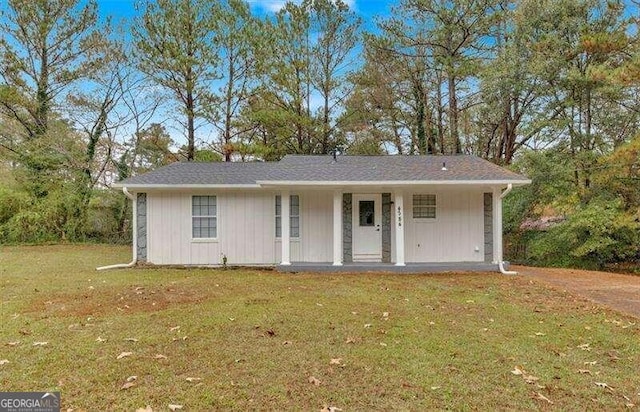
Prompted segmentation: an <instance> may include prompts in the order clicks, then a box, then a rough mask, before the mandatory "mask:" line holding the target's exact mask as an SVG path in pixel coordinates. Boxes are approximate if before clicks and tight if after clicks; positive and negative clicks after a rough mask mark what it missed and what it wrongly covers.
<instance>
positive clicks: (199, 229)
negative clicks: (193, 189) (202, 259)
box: [191, 196, 218, 239]
mask: <svg viewBox="0 0 640 412" xmlns="http://www.w3.org/2000/svg"><path fill="white" fill-rule="evenodd" d="M216 202H217V200H216V197H215V196H193V197H192V198H191V236H192V238H193V239H215V238H216V237H218V218H217V215H218V207H217V203H216Z"/></svg>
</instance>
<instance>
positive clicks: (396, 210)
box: [393, 192, 405, 266]
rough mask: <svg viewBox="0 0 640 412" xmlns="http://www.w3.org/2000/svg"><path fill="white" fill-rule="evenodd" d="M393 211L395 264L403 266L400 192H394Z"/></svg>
mask: <svg viewBox="0 0 640 412" xmlns="http://www.w3.org/2000/svg"><path fill="white" fill-rule="evenodd" d="M393 209H394V210H393V213H394V214H395V227H396V266H405V262H404V224H405V219H404V197H403V193H402V192H395V193H394V202H393Z"/></svg>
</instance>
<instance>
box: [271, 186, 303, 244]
mask: <svg viewBox="0 0 640 412" xmlns="http://www.w3.org/2000/svg"><path fill="white" fill-rule="evenodd" d="M289 199H290V203H289V236H290V237H295V238H298V237H300V196H298V195H291V196H290V197H289ZM281 237H282V198H281V197H280V195H276V238H281Z"/></svg>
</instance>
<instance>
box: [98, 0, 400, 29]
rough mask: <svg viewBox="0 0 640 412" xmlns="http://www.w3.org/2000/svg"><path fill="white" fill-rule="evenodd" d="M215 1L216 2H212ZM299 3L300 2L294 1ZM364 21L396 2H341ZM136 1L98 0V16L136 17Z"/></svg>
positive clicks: (268, 1)
mask: <svg viewBox="0 0 640 412" xmlns="http://www.w3.org/2000/svg"><path fill="white" fill-rule="evenodd" d="M212 1H216V0H212ZM248 1H249V4H251V8H252V9H253V11H254V12H255V13H256V14H257V15H261V14H267V13H273V12H275V11H277V10H279V9H280V8H281V7H282V6H283V5H284V4H285V2H286V0H248ZM294 1H296V2H298V3H299V2H300V0H294ZM343 1H345V3H347V4H348V5H349V7H351V8H352V9H353V10H355V11H356V13H357V14H358V15H360V17H361V18H362V20H363V21H364V26H365V28H367V29H371V28H373V25H374V16H388V15H389V13H390V11H391V7H392V6H393V5H395V4H397V3H398V0H343ZM135 3H136V0H98V5H99V7H100V15H101V16H102V17H106V16H112V18H114V19H115V20H116V22H117V21H118V20H120V19H130V18H132V17H133V16H135V15H136V9H135Z"/></svg>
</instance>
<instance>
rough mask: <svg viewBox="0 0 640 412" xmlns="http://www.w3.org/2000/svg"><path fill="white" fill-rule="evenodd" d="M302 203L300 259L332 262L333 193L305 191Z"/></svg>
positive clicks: (302, 194)
mask: <svg viewBox="0 0 640 412" xmlns="http://www.w3.org/2000/svg"><path fill="white" fill-rule="evenodd" d="M300 203H301V207H302V216H301V220H302V222H301V223H300V226H301V227H300V231H301V235H302V239H301V241H302V244H301V246H302V247H301V252H302V256H301V259H300V260H299V261H303V262H332V261H333V193H331V192H304V193H301V196H300ZM292 259H293V255H292Z"/></svg>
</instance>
